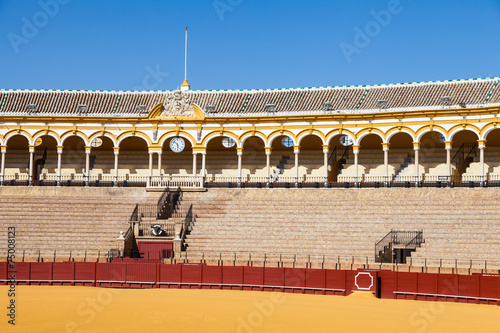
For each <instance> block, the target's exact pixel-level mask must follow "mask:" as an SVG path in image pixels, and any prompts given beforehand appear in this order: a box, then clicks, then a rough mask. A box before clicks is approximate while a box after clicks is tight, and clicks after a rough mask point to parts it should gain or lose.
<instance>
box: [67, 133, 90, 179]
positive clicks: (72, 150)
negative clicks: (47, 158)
mask: <svg viewBox="0 0 500 333" xmlns="http://www.w3.org/2000/svg"><path fill="white" fill-rule="evenodd" d="M63 146H64V148H63V153H62V156H61V180H63V181H64V180H73V179H83V176H84V173H85V142H84V141H83V139H82V138H81V137H79V136H76V135H74V136H70V137H68V138H67V139H65V140H64V142H63Z"/></svg>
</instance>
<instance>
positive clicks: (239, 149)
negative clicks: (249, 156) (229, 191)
mask: <svg viewBox="0 0 500 333" xmlns="http://www.w3.org/2000/svg"><path fill="white" fill-rule="evenodd" d="M236 151H237V153H236V154H237V155H238V184H241V160H242V156H243V148H236Z"/></svg>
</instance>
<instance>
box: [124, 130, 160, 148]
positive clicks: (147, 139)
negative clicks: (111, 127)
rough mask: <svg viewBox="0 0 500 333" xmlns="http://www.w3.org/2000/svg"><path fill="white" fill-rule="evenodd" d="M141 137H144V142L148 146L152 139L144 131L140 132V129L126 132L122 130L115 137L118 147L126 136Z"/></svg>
mask: <svg viewBox="0 0 500 333" xmlns="http://www.w3.org/2000/svg"><path fill="white" fill-rule="evenodd" d="M137 136H138V137H141V138H142V139H144V140H145V141H146V144H147V145H148V146H151V144H152V141H151V139H150V138H149V136H147V135H146V134H145V133H142V132H140V131H126V132H123V133H122V134H120V135H118V137H117V138H116V145H117V146H118V147H119V146H120V144H121V142H122V141H123V140H124V139H126V138H133V137H137Z"/></svg>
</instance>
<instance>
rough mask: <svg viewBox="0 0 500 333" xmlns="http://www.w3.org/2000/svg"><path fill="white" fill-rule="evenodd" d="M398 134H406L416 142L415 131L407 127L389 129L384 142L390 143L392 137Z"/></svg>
mask: <svg viewBox="0 0 500 333" xmlns="http://www.w3.org/2000/svg"><path fill="white" fill-rule="evenodd" d="M398 133H406V134H408V135H409V136H411V138H412V139H413V141H415V140H416V138H417V135H416V134H415V131H414V130H412V129H411V128H409V127H406V126H400V127H393V128H391V129H389V130H388V131H387V132H385V137H386V140H387V141H388V142H390V141H391V139H392V137H393V136H394V135H396V134H398Z"/></svg>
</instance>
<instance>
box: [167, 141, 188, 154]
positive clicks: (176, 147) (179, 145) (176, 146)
mask: <svg viewBox="0 0 500 333" xmlns="http://www.w3.org/2000/svg"><path fill="white" fill-rule="evenodd" d="M185 147H186V142H184V139H183V138H179V137H175V138H173V139H172V140H170V149H172V151H173V152H174V153H180V152H181V151H183V150H184V148H185Z"/></svg>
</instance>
